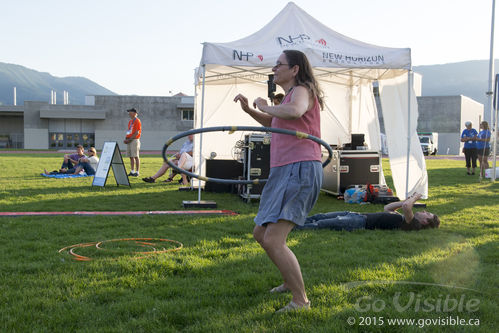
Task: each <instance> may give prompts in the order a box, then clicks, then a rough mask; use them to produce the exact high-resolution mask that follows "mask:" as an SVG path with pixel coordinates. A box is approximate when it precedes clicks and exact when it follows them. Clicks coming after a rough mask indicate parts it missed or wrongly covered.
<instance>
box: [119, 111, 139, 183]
mask: <svg viewBox="0 0 499 333" xmlns="http://www.w3.org/2000/svg"><path fill="white" fill-rule="evenodd" d="M127 112H128V116H129V117H130V120H129V121H128V129H127V131H126V136H125V140H124V141H123V143H125V144H126V153H127V155H128V157H130V168H131V170H130V173H129V174H128V176H133V177H138V176H139V170H140V158H139V151H140V135H141V134H142V124H141V122H140V119H139V118H138V117H137V113H138V112H137V110H136V109H135V108H131V109H128V110H127Z"/></svg>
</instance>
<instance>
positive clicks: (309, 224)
mask: <svg viewBox="0 0 499 333" xmlns="http://www.w3.org/2000/svg"><path fill="white" fill-rule="evenodd" d="M420 198H421V194H419V193H414V194H413V195H412V196H410V197H409V198H407V199H406V200H404V201H397V202H391V203H389V204H388V205H386V206H385V207H384V211H383V212H381V213H355V212H330V213H324V214H316V215H313V216H309V217H307V219H306V220H305V224H304V225H303V226H295V230H306V229H332V230H347V231H352V230H358V229H371V230H372V229H402V230H405V231H411V230H421V229H429V228H438V227H439V226H440V219H439V218H438V216H437V215H435V214H433V213H430V212H427V211H422V212H415V213H414V212H413V207H414V203H415V202H416V201H417V200H419V199H420ZM400 208H402V212H403V214H400V213H399V212H397V210H398V209H400Z"/></svg>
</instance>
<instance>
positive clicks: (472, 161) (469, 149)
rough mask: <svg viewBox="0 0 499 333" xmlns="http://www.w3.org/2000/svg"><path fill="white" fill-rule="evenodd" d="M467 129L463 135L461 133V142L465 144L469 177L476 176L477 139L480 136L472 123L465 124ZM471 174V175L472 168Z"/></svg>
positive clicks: (464, 150)
mask: <svg viewBox="0 0 499 333" xmlns="http://www.w3.org/2000/svg"><path fill="white" fill-rule="evenodd" d="M464 125H465V126H466V128H465V129H464V131H463V133H461V142H464V148H463V153H464V157H465V158H466V169H468V175H474V174H475V168H476V141H475V140H476V137H477V135H478V133H477V131H476V129H474V128H472V127H471V121H467V122H465V123H464ZM471 167H472V169H471V173H470V168H471Z"/></svg>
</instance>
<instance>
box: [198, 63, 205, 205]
mask: <svg viewBox="0 0 499 333" xmlns="http://www.w3.org/2000/svg"><path fill="white" fill-rule="evenodd" d="M205 78H206V65H203V88H202V89H201V128H203V126H204V123H203V122H204V85H205ZM202 149H203V133H201V134H200V135H199V174H201V163H202V162H203V155H202V154H201V152H202ZM198 202H201V179H198Z"/></svg>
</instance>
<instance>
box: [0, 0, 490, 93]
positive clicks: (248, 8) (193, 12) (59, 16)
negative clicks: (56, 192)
mask: <svg viewBox="0 0 499 333" xmlns="http://www.w3.org/2000/svg"><path fill="white" fill-rule="evenodd" d="M287 3H288V1H285V0H252V1H239V0H232V1H229V0H219V1H215V0H211V1H201V0H183V1H176V0H162V1H160V0H87V1H76V0H65V1H63V0H43V1H39V0H17V1H14V0H5V1H2V2H1V4H0V12H1V13H2V19H1V20H0V30H1V31H2V33H1V34H0V46H1V52H0V62H6V63H14V64H19V65H23V66H26V67H28V68H32V69H35V70H38V71H42V72H48V73H50V74H52V75H55V76H59V77H64V76H84V77H87V78H89V79H91V80H93V81H95V82H97V83H98V84H100V85H103V86H104V87H106V88H108V89H110V90H112V91H114V92H116V93H118V94H134V95H148V96H156V95H157V96H168V95H170V94H172V93H173V94H175V93H177V92H180V91H182V92H184V93H187V94H193V93H194V87H193V84H194V69H195V67H196V66H197V65H198V64H199V61H200V58H201V50H202V45H201V43H202V42H205V41H209V42H229V41H233V40H237V39H240V38H243V37H246V36H248V35H250V34H252V33H254V32H255V31H257V30H259V29H260V28H262V27H263V26H264V25H265V24H266V23H268V22H269V21H270V20H271V19H272V18H273V17H274V16H275V15H277V13H278V12H279V11H280V10H281V9H282V8H284V7H285V6H286V4H287ZM294 3H295V4H297V5H298V6H300V7H301V8H302V9H304V10H305V11H306V12H308V13H309V14H310V15H312V16H314V17H315V18H316V19H318V20H319V21H321V22H322V23H324V24H325V25H327V26H329V27H330V28H332V29H333V30H336V31H337V32H339V33H341V34H344V35H346V36H349V37H351V38H355V39H358V40H361V41H363V42H367V43H371V44H375V45H380V46H389V47H410V48H411V49H412V62H413V66H418V65H430V64H442V63H451V62H459V61H465V60H475V59H488V58H489V52H490V49H489V47H490V24H491V14H492V0H477V1H470V0H417V1H415V0H377V1H373V0H352V1H347V0H341V1H339V0H322V1H319V0H295V1H294ZM485 75H486V74H485ZM170 92H171V93H170Z"/></svg>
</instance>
